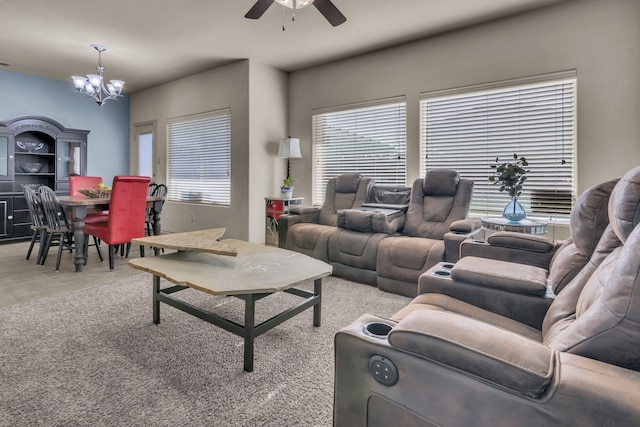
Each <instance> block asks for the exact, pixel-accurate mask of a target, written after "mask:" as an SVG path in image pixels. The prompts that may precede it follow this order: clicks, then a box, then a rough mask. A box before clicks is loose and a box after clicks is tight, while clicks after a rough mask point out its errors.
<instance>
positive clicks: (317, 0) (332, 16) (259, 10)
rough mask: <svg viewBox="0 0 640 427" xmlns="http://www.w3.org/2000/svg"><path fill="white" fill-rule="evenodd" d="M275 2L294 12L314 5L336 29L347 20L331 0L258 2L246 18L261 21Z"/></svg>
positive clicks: (268, 0) (260, 0) (259, 0)
mask: <svg viewBox="0 0 640 427" xmlns="http://www.w3.org/2000/svg"><path fill="white" fill-rule="evenodd" d="M274 1H276V2H278V3H280V4H282V5H283V6H286V7H288V8H290V9H294V10H295V9H302V8H303V7H305V6H309V5H310V4H313V5H314V6H315V7H316V9H318V10H319V11H320V13H321V14H322V16H324V17H325V18H326V19H327V21H329V23H330V24H331V25H333V26H334V27H336V26H338V25H340V24H342V23H344V22H345V21H346V20H347V18H345V16H344V15H343V14H342V12H340V11H339V10H338V8H337V7H336V6H335V5H334V4H333V3H332V2H331V0H258V1H257V2H256V4H254V5H253V7H252V8H251V9H249V12H247V14H246V15H244V17H245V18H249V19H259V18H260V17H261V16H262V15H263V14H264V13H265V12H266V11H267V9H269V6H271V5H272V4H273V2H274Z"/></svg>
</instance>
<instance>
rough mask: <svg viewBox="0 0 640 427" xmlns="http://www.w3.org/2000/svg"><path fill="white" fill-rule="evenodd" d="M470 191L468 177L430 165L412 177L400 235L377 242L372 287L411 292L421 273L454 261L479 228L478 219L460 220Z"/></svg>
mask: <svg viewBox="0 0 640 427" xmlns="http://www.w3.org/2000/svg"><path fill="white" fill-rule="evenodd" d="M472 193H473V181H471V180H468V179H461V178H460V176H459V175H458V172H456V171H454V170H451V169H434V170H431V171H429V172H427V174H426V176H425V178H424V179H422V178H419V179H417V180H415V181H414V183H413V187H412V189H411V199H410V201H409V209H408V211H407V214H406V219H405V223H404V229H403V231H402V236H391V237H387V238H386V239H383V240H381V241H380V244H379V245H378V255H377V262H376V268H377V274H378V279H377V283H378V288H380V289H382V290H383V291H387V292H394V293H397V294H401V295H406V296H410V297H413V296H416V295H417V294H418V278H419V277H420V275H421V274H422V273H424V272H425V271H427V270H428V269H429V268H430V267H432V266H433V265H435V264H437V263H438V262H441V261H450V262H455V261H457V260H458V257H459V244H460V241H461V240H464V239H466V238H468V237H471V236H473V235H474V233H475V232H479V231H480V223H479V220H477V219H466V217H467V214H468V212H469V206H470V204H471V196H472Z"/></svg>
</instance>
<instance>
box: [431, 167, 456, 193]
mask: <svg viewBox="0 0 640 427" xmlns="http://www.w3.org/2000/svg"><path fill="white" fill-rule="evenodd" d="M458 182H460V175H458V172H456V171H454V170H452V169H432V170H430V171H429V172H427V175H426V176H425V178H424V181H423V182H422V189H423V192H424V194H425V195H429V196H431V195H434V196H454V195H455V194H456V191H457V190H458Z"/></svg>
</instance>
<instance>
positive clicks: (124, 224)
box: [84, 176, 150, 270]
mask: <svg viewBox="0 0 640 427" xmlns="http://www.w3.org/2000/svg"><path fill="white" fill-rule="evenodd" d="M149 181H150V179H149V177H146V176H116V177H115V178H114V179H113V189H112V190H111V202H110V204H109V219H108V221H101V222H92V223H86V224H85V226H84V232H85V235H91V236H95V237H97V238H98V239H100V240H102V241H104V242H105V243H107V244H108V245H109V268H110V269H111V270H113V267H114V256H115V247H116V245H121V244H124V243H130V242H131V239H135V238H137V237H144V228H145V212H146V206H147V186H148V185H149ZM85 241H87V239H86V237H85ZM97 249H98V254H99V255H100V248H99V247H97ZM85 253H86V252H85ZM140 253H141V255H143V256H144V248H143V247H142V246H141V247H140ZM100 257H101V258H102V256H100Z"/></svg>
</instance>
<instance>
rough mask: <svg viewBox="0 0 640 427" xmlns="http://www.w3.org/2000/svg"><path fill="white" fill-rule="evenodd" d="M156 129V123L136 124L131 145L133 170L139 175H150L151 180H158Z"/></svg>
mask: <svg viewBox="0 0 640 427" xmlns="http://www.w3.org/2000/svg"><path fill="white" fill-rule="evenodd" d="M155 129H156V126H155V123H145V124H139V125H135V135H134V139H133V144H132V147H131V148H132V149H131V172H132V173H133V174H135V175H139V176H148V177H150V178H151V182H155V181H156V170H155V164H156V162H155V161H154V159H155V158H156V156H155V153H156V147H155V145H156V144H155Z"/></svg>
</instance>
